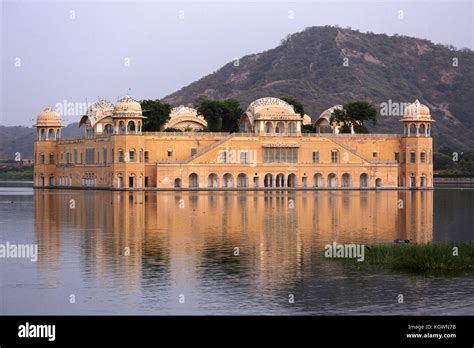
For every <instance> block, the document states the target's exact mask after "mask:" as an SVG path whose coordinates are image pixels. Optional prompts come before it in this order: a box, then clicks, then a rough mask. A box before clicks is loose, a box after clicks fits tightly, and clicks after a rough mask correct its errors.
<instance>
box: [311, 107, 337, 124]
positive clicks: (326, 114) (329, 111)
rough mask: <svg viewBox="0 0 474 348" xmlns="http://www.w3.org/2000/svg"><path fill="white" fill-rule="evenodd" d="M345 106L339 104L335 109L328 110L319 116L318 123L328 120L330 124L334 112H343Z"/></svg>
mask: <svg viewBox="0 0 474 348" xmlns="http://www.w3.org/2000/svg"><path fill="white" fill-rule="evenodd" d="M342 108H343V106H342V105H340V104H338V105H334V106H333V107H331V108H329V109H327V110H324V111H323V112H322V113H321V115H319V117H318V119H317V120H316V122H318V120H319V119H322V118H324V119H326V120H327V121H328V122H329V119H330V118H331V114H332V113H333V112H334V110H342Z"/></svg>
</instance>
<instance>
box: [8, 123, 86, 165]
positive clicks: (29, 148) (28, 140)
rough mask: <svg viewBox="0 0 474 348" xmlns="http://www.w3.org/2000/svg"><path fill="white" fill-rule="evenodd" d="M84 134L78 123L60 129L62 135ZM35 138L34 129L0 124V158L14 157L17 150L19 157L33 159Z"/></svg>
mask: <svg viewBox="0 0 474 348" xmlns="http://www.w3.org/2000/svg"><path fill="white" fill-rule="evenodd" d="M82 134H84V129H80V128H79V123H77V122H76V123H71V124H69V125H68V126H66V127H64V128H63V130H62V135H63V137H70V136H77V135H82ZM35 139H36V129H35V128H29V127H23V126H14V127H6V126H0V159H14V158H15V153H17V152H19V153H20V154H21V158H25V159H33V145H34V142H35Z"/></svg>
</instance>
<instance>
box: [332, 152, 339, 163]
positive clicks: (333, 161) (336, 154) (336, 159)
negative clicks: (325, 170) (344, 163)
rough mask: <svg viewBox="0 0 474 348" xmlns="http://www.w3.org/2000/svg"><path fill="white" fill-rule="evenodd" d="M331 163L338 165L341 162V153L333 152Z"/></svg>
mask: <svg viewBox="0 0 474 348" xmlns="http://www.w3.org/2000/svg"><path fill="white" fill-rule="evenodd" d="M331 162H332V163H338V162H339V151H337V150H331Z"/></svg>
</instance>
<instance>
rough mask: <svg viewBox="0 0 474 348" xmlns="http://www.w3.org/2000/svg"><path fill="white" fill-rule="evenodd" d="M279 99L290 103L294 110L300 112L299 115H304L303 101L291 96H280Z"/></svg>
mask: <svg viewBox="0 0 474 348" xmlns="http://www.w3.org/2000/svg"><path fill="white" fill-rule="evenodd" d="M280 99H281V100H284V101H286V102H287V103H288V104H290V105H292V106H293V108H294V109H295V112H296V113H298V114H300V115H301V117H303V116H304V106H303V103H301V102H300V101H299V100H298V99H296V98H293V97H288V96H286V97H280Z"/></svg>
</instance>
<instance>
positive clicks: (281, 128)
mask: <svg viewBox="0 0 474 348" xmlns="http://www.w3.org/2000/svg"><path fill="white" fill-rule="evenodd" d="M275 133H277V134H285V124H284V123H283V122H278V123H277V125H276V128H275Z"/></svg>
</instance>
